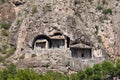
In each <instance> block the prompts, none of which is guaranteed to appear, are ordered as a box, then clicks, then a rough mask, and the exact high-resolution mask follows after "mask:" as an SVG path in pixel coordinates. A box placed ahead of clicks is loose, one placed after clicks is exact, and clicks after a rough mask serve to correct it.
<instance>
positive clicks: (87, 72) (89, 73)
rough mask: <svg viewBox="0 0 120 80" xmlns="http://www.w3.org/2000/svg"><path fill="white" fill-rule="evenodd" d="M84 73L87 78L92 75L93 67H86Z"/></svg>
mask: <svg viewBox="0 0 120 80" xmlns="http://www.w3.org/2000/svg"><path fill="white" fill-rule="evenodd" d="M85 73H86V75H87V78H89V76H91V75H93V68H90V67H88V68H86V70H85Z"/></svg>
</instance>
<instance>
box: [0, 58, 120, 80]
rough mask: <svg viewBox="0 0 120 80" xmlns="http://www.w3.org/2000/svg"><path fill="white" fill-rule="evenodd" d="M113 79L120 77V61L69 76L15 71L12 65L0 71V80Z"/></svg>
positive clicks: (105, 62)
mask: <svg viewBox="0 0 120 80" xmlns="http://www.w3.org/2000/svg"><path fill="white" fill-rule="evenodd" d="M113 77H116V78H117V77H120V60H118V61H117V62H116V63H115V64H113V63H112V62H110V61H104V62H103V63H101V64H95V65H94V66H93V67H87V68H86V69H85V70H84V71H82V70H80V71H78V72H77V73H74V74H71V75H65V74H62V73H59V72H53V71H48V72H46V73H44V74H41V73H36V72H35V71H33V70H31V69H17V68H16V66H15V65H14V64H10V65H7V67H6V68H5V69H2V70H0V80H107V79H108V78H111V80H113Z"/></svg>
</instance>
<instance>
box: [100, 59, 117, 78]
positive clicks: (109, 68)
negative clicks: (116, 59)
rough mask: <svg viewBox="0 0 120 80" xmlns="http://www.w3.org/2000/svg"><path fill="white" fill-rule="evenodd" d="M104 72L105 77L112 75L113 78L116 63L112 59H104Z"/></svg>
mask: <svg viewBox="0 0 120 80" xmlns="http://www.w3.org/2000/svg"><path fill="white" fill-rule="evenodd" d="M102 73H103V78H107V76H110V77H111V78H113V76H114V73H115V67H114V64H113V63H112V62H110V61H103V63H102Z"/></svg>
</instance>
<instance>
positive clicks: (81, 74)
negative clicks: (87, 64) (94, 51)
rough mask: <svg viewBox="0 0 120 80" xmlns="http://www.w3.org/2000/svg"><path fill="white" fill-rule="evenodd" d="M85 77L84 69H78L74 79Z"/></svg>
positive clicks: (78, 79) (81, 79) (79, 79)
mask: <svg viewBox="0 0 120 80" xmlns="http://www.w3.org/2000/svg"><path fill="white" fill-rule="evenodd" d="M84 79H85V72H84V71H78V73H77V76H76V80H84Z"/></svg>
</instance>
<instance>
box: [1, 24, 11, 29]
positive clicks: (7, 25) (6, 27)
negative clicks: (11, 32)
mask: <svg viewBox="0 0 120 80" xmlns="http://www.w3.org/2000/svg"><path fill="white" fill-rule="evenodd" d="M1 28H3V29H5V30H8V29H9V24H8V23H6V22H3V23H2V24H1Z"/></svg>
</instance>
